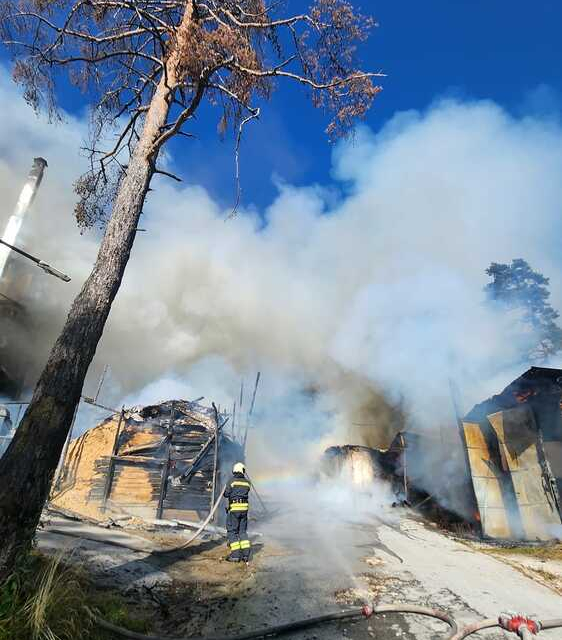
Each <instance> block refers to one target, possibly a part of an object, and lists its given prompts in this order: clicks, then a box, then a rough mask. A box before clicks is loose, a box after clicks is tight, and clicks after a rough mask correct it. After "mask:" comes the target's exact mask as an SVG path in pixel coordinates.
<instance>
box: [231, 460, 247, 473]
mask: <svg viewBox="0 0 562 640" xmlns="http://www.w3.org/2000/svg"><path fill="white" fill-rule="evenodd" d="M232 473H246V467H245V466H244V463H242V462H237V463H236V464H235V465H234V466H233V467H232Z"/></svg>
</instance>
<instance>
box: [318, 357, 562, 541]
mask: <svg viewBox="0 0 562 640" xmlns="http://www.w3.org/2000/svg"><path fill="white" fill-rule="evenodd" d="M322 469H323V472H324V474H327V475H329V476H341V475H344V476H346V477H347V478H348V480H350V481H351V483H352V484H353V485H354V486H355V487H356V488H357V489H358V490H360V491H365V488H366V487H368V486H371V487H373V486H376V484H377V480H379V481H380V480H382V481H385V482H387V483H389V485H390V486H391V487H392V490H393V492H394V505H406V506H413V507H415V508H417V509H419V510H420V511H421V512H422V513H423V514H424V515H425V516H426V517H428V518H430V519H431V520H433V521H435V522H437V523H438V524H440V525H442V526H444V527H446V528H449V529H451V530H453V531H454V532H455V533H459V534H470V535H477V536H479V537H481V538H485V539H491V540H523V541H530V542H535V541H548V540H553V539H560V538H562V499H561V495H562V370H559V369H549V368H544V367H531V369H529V370H528V371H526V372H525V373H523V374H522V375H521V376H520V377H519V378H517V379H516V380H514V381H513V382H512V383H511V384H509V385H508V386H507V387H506V388H505V389H504V390H503V391H502V392H501V393H499V394H497V395H494V396H492V397H491V398H489V399H488V400H485V401H484V402H481V403H479V404H477V405H476V406H475V407H474V408H473V409H471V410H470V411H469V412H468V414H467V415H466V416H464V417H461V416H457V421H456V424H455V423H454V422H453V421H451V424H450V425H449V426H448V428H445V429H443V428H439V429H436V430H434V431H433V432H422V431H420V432H416V431H412V430H408V431H405V432H402V433H398V434H397V435H396V437H395V438H394V440H393V441H392V443H391V444H390V446H389V448H388V449H384V450H382V449H381V450H379V449H369V448H368V447H360V446H352V445H345V446H340V447H330V448H329V449H327V450H326V452H325V454H324V459H323V464H322ZM379 486H380V485H379Z"/></svg>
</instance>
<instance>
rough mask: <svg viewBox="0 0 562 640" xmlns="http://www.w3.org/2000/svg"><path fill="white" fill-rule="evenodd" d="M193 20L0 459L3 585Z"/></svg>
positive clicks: (88, 350)
mask: <svg viewBox="0 0 562 640" xmlns="http://www.w3.org/2000/svg"><path fill="white" fill-rule="evenodd" d="M190 20H191V3H188V4H187V8H186V11H185V15H184V17H183V20H182V23H181V25H180V26H179V28H178V32H177V40H176V41H175V48H174V49H173V50H172V52H171V53H170V55H169V57H168V59H167V61H166V71H167V73H166V74H164V75H163V78H162V80H161V82H160V84H159V86H158V88H157V90H156V91H155V94H154V96H153V98H152V101H151V103H150V108H149V110H148V111H147V114H146V119H145V123H144V127H143V132H142V135H141V138H140V140H139V142H138V143H137V145H136V148H135V150H134V152H133V154H132V157H131V159H130V162H129V166H128V169H127V171H126V175H125V176H124V178H123V180H122V182H121V184H120V187H119V191H118V194H117V197H116V199H115V203H114V205H113V211H112V215H111V218H110V221H109V223H108V226H107V229H106V232H105V235H104V237H103V240H102V243H101V246H100V249H99V253H98V256H97V260H96V263H95V265H94V268H93V270H92V273H91V274H90V276H89V277H88V279H87V280H86V282H85V284H84V286H83V288H82V290H81V291H80V293H79V294H78V296H77V297H76V299H75V300H74V302H73V304H72V307H71V309H70V313H69V314H68V318H67V320H66V324H65V326H64V328H63V330H62V333H61V334H60V336H59V338H58V339H57V341H56V343H55V345H54V347H53V349H52V351H51V353H50V356H49V359H48V361H47V364H46V366H45V368H44V370H43V372H42V374H41V377H40V378H39V382H38V383H37V386H36V388H35V391H34V394H33V398H32V401H31V404H30V405H29V407H28V409H27V411H26V412H25V415H24V417H23V419H22V421H21V423H20V425H19V428H18V430H17V432H16V434H15V436H14V439H13V440H12V442H11V444H10V446H9V448H8V450H7V451H6V453H5V454H4V456H3V457H2V459H1V460H0V584H1V583H2V582H3V581H4V580H5V579H6V578H7V577H8V576H9V575H10V572H11V570H12V569H13V566H14V562H15V560H16V558H17V556H18V555H19V554H20V553H22V552H23V553H25V552H26V551H27V550H28V549H29V548H30V546H31V543H32V541H33V537H34V535H35V530H36V528H37V525H38V523H39V518H40V516H41V511H42V509H43V506H44V504H45V502H46V500H47V498H48V495H49V490H50V486H51V482H52V480H53V476H54V473H55V471H56V468H57V464H58V462H59V459H60V456H61V453H62V449H63V447H64V443H65V440H66V437H67V434H68V430H69V428H70V424H71V422H72V416H73V413H74V409H75V407H76V405H77V403H78V402H79V400H80V394H81V393H82V387H83V384H84V379H85V377H86V373H87V371H88V367H89V366H90V363H91V361H92V358H93V357H94V354H95V352H96V348H97V345H98V342H99V340H100V338H101V336H102V333H103V330H104V326H105V323H106V320H107V317H108V315H109V312H110V309H111V305H112V303H113V300H114V299H115V296H116V294H117V291H118V290H119V287H120V285H121V280H122V279H123V275H124V273H125V267H126V266H127V262H128V260H129V256H130V253H131V249H132V246H133V242H134V239H135V234H136V228H137V225H138V221H139V216H140V214H141V212H142V208H143V204H144V201H145V198H146V194H147V191H148V188H149V185H150V180H151V178H152V175H153V173H154V169H153V167H154V163H155V162H156V156H157V154H158V149H155V148H154V142H155V140H156V139H157V138H158V137H159V135H160V134H161V133H162V127H163V126H164V125H165V124H166V121H167V117H168V114H169V110H170V103H171V96H172V93H173V91H174V88H173V87H174V86H175V82H176V79H177V69H178V60H179V56H180V55H181V48H182V44H183V42H185V40H184V36H185V33H186V30H187V28H188V25H189V22H190Z"/></svg>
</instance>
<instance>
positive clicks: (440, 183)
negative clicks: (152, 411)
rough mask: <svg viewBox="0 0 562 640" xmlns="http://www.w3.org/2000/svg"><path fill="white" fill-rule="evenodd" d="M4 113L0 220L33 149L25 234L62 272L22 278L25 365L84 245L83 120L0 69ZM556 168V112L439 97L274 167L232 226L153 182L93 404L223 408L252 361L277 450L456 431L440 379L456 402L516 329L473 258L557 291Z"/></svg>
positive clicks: (477, 388) (49, 335)
mask: <svg viewBox="0 0 562 640" xmlns="http://www.w3.org/2000/svg"><path fill="white" fill-rule="evenodd" d="M0 108H1V110H2V113H3V121H4V123H5V126H4V134H3V136H2V140H1V141H0V184H1V186H2V193H3V205H2V209H1V210H0V220H1V221H4V220H6V219H7V217H8V216H9V214H10V212H11V207H12V206H13V203H15V201H16V199H17V194H18V189H19V185H21V183H22V181H23V180H24V178H25V176H26V174H27V171H28V169H29V166H30V163H31V160H32V158H33V157H34V156H36V155H43V156H44V157H46V158H47V160H48V161H49V169H48V170H47V173H46V175H45V180H44V183H43V185H42V187H41V191H40V193H39V195H38V197H37V200H36V202H35V205H34V208H33V211H32V212H31V213H30V215H29V217H28V219H27V220H26V225H25V228H24V236H23V240H24V242H25V246H26V247H27V248H28V249H29V250H30V251H32V252H34V253H36V254H38V255H40V256H41V257H42V258H43V259H45V260H46V261H48V262H50V263H51V264H53V265H54V266H56V267H57V268H59V269H61V270H63V271H65V272H66V273H69V274H70V275H71V276H72V278H73V280H72V283H71V284H64V283H62V282H60V281H58V280H55V279H54V278H51V277H49V276H46V275H44V274H42V273H41V272H39V271H38V273H36V274H34V280H33V284H32V286H31V288H30V289H29V291H28V296H27V304H28V306H29V308H30V309H31V310H32V313H33V317H34V321H35V322H36V325H37V327H38V330H40V336H41V339H40V340H39V341H38V344H37V345H36V347H35V351H34V371H35V374H36V373H37V371H38V370H39V368H40V367H41V365H42V364H43V363H44V360H45V358H46V355H47V353H48V350H49V347H50V345H51V344H52V341H53V339H54V337H55V336H56V334H57V332H58V331H59V330H60V328H61V326H62V322H63V320H64V317H65V314H66V312H67V311H68V308H69V305H70V302H71V300H72V298H73V296H74V295H75V294H76V292H77V291H78V289H79V287H80V285H81V283H82V282H83V280H84V278H85V277H86V275H87V274H88V272H89V269H90V268H91V265H92V262H93V260H94V258H95V253H96V249H97V245H98V242H99V233H98V232H95V231H92V232H89V233H86V234H84V235H80V233H79V231H78V229H77V228H76V225H75V222H74V219H73V216H72V210H73V204H74V196H73V191H72V183H73V181H74V180H75V179H76V177H77V176H78V174H79V173H80V170H81V169H83V168H84V166H85V160H84V158H81V157H80V154H79V148H80V145H81V141H82V139H83V138H85V137H86V133H87V131H86V130H87V125H86V119H85V118H84V119H80V118H73V117H68V118H67V121H66V122H65V123H64V124H62V125H56V126H55V125H49V124H48V123H47V122H45V121H44V120H43V119H37V118H36V117H35V116H34V115H33V114H32V113H31V112H30V111H29V110H28V109H26V108H25V107H24V106H23V103H22V101H21V99H20V98H19V96H17V94H16V91H15V89H14V88H13V87H12V86H11V85H10V81H9V79H8V78H7V76H6V75H5V74H2V75H0ZM7 123H9V126H8V124H7ZM187 144H188V143H187ZM169 162H170V163H171V164H172V165H173V158H171V159H169ZM561 170H562V129H561V127H560V125H559V123H558V122H556V121H553V120H548V119H545V118H544V117H542V116H541V117H538V116H534V115H533V114H532V113H529V114H527V115H526V116H524V117H514V116H513V115H510V114H509V113H507V112H506V111H505V110H503V109H502V108H501V107H500V106H498V105H497V104H494V103H493V102H489V101H478V102H470V101H466V102H460V101H454V100H445V101H440V102H436V103H435V104H433V105H431V106H430V107H429V108H428V109H427V110H425V111H424V112H415V111H412V112H407V113H399V114H397V115H396V116H395V117H394V118H392V120H390V121H389V122H388V123H386V124H385V125H384V126H383V127H382V128H381V130H380V131H378V132H376V133H375V132H373V131H371V130H369V129H367V128H362V129H359V130H358V132H357V136H356V138H355V140H354V141H353V142H348V143H342V144H339V145H338V146H337V147H336V148H335V150H334V152H333V179H334V181H333V184H332V185H330V187H329V188H328V187H322V186H319V185H309V186H295V185H291V184H287V183H283V182H279V184H278V193H277V196H276V197H275V199H274V200H273V202H272V203H271V205H270V206H269V207H267V209H265V210H264V211H261V212H256V211H253V210H252V211H241V212H240V214H239V215H238V217H237V218H236V219H234V220H232V221H229V222H225V214H226V213H227V212H225V211H223V210H221V209H220V207H219V206H218V205H217V203H216V202H214V201H213V198H212V197H211V195H210V194H208V193H206V192H205V191H204V190H203V189H202V188H200V187H198V186H197V185H188V186H179V187H178V186H175V185H172V184H170V183H168V182H166V181H165V180H163V179H161V178H158V180H156V182H155V185H154V186H155V191H154V192H153V193H151V194H150V197H149V201H148V203H147V206H146V208H145V215H144V216H143V221H142V227H143V228H146V230H147V231H146V233H139V234H138V238H137V241H136V244H135V247H134V250H133V255H132V259H131V262H130V264H129V267H128V270H127V274H126V276H125V280H124V283H123V287H122V289H121V291H120V293H119V296H118V299H117V301H116V303H115V305H114V308H113V310H112V313H111V316H110V320H109V323H108V326H107V330H106V332H105V335H104V337H103V340H102V342H101V344H100V346H99V349H98V352H97V355H96V359H95V362H94V364H93V366H92V368H91V371H90V375H89V378H88V380H87V383H86V388H85V392H86V393H88V394H89V395H92V394H93V392H94V391H95V387H96V380H97V378H98V377H99V374H100V373H101V370H102V368H103V366H104V365H105V364H109V366H110V371H111V373H110V377H109V379H108V382H107V383H106V385H105V387H104V398H103V400H104V401H105V403H107V404H109V403H113V404H114V405H117V404H118V403H120V402H123V401H124V400H125V401H127V402H136V401H139V402H140V401H143V402H148V401H156V400H162V399H165V398H168V397H174V396H178V395H183V396H184V397H198V396H201V395H204V396H206V397H207V398H208V399H215V400H216V401H217V402H218V403H220V404H221V405H222V406H223V407H229V408H230V406H231V405H232V402H233V401H234V399H235V398H236V397H237V394H238V386H239V381H240V378H241V377H244V378H245V384H246V390H247V395H246V402H247V401H248V389H249V388H251V386H252V376H253V375H255V371H257V370H261V371H262V379H263V381H264V386H263V388H262V389H261V390H260V395H259V396H258V403H257V407H256V419H257V420H259V421H262V422H264V423H266V425H267V427H266V430H265V431H264V432H262V433H261V435H260V436H259V437H260V438H262V439H263V440H267V441H268V442H269V444H270V446H275V447H278V448H279V451H280V452H281V453H283V454H287V455H290V454H291V453H292V452H294V450H295V444H294V443H295V438H297V439H298V442H299V443H300V442H310V443H311V446H313V445H314V446H318V443H321V444H322V445H324V444H338V443H343V442H353V443H357V444H362V443H366V444H370V445H385V444H388V441H389V439H390V437H391V435H392V434H393V433H394V432H395V431H396V429H397V428H399V427H401V426H402V425H403V423H404V422H406V423H407V424H408V425H410V426H415V427H417V428H432V427H436V426H440V425H442V424H447V425H449V426H451V428H452V424H453V423H452V409H451V403H450V398H449V379H451V378H452V379H454V380H455V382H456V384H457V385H458V386H459V388H460V389H461V392H462V394H463V402H464V409H465V410H467V409H468V408H469V407H470V406H471V404H473V403H474V402H476V401H478V400H481V399H483V398H484V397H487V396H489V395H491V393H494V392H496V391H497V390H499V389H500V388H501V387H502V386H503V385H505V384H506V383H508V382H509V381H510V380H511V379H513V378H514V377H516V375H518V374H519V373H520V370H519V365H518V364H517V362H518V356H519V354H520V351H521V348H522V346H524V343H525V341H528V340H529V336H528V335H527V334H526V333H525V332H524V331H523V330H522V329H521V327H520V325H519V324H518V323H517V322H516V321H515V320H514V318H513V317H510V316H506V315H505V314H504V315H500V314H498V313H497V312H496V311H494V310H492V309H490V308H488V307H487V306H486V305H485V304H484V300H483V293H482V288H483V286H484V284H485V283H486V276H485V274H484V270H485V268H486V267H487V266H488V265H489V264H490V263H491V262H492V261H498V262H508V261H510V260H511V259H512V258H514V257H522V258H525V259H526V260H528V261H529V262H530V264H531V265H532V266H533V268H535V269H538V270H539V271H541V272H543V273H545V275H547V276H549V277H550V278H551V290H552V294H553V295H552V299H553V300H552V301H553V306H554V307H555V308H556V307H558V308H560V307H561V306H562V288H561V286H560V285H561V279H560V273H561V269H560V267H561V262H562V257H561V255H562V254H561V253H560V250H559V238H560V231H561V228H560V227H561V219H562V216H561V213H560V202H562V183H561V182H560V179H559V176H560V173H561ZM260 399H261V400H260ZM90 426H91V425H90ZM256 438H258V436H256ZM256 441H258V440H256Z"/></svg>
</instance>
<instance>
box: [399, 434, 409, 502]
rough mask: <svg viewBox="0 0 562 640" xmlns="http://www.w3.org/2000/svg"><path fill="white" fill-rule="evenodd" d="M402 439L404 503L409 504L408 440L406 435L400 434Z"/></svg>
mask: <svg viewBox="0 0 562 640" xmlns="http://www.w3.org/2000/svg"><path fill="white" fill-rule="evenodd" d="M400 439H401V440H402V469H403V473H404V502H408V469H407V466H406V448H407V445H406V438H405V437H404V434H403V433H401V434H400Z"/></svg>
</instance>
